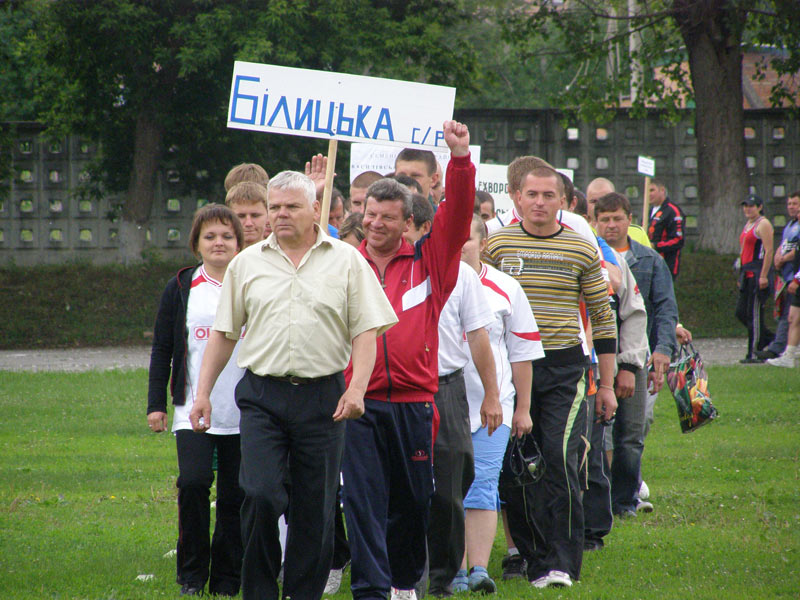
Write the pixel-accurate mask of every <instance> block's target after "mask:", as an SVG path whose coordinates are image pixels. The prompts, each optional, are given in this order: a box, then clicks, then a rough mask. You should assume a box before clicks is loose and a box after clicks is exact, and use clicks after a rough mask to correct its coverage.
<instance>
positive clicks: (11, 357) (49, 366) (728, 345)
mask: <svg viewBox="0 0 800 600" xmlns="http://www.w3.org/2000/svg"><path fill="white" fill-rule="evenodd" d="M746 344H747V340H746V339H743V338H706V339H701V340H697V341H696V342H695V344H694V346H695V348H696V349H697V350H698V351H699V352H700V354H701V355H702V357H703V359H704V361H705V363H706V364H707V365H734V364H739V359H740V358H742V357H744V355H745V346H746ZM149 364H150V347H149V346H125V347H113V346H110V347H107V348H74V349H69V350H0V371H89V370H92V369H99V370H107V369H146V368H147V367H148V365H149Z"/></svg>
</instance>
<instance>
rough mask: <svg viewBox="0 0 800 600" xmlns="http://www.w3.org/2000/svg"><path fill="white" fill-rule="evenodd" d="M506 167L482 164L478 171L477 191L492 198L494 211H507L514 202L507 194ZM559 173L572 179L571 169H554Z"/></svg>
mask: <svg viewBox="0 0 800 600" xmlns="http://www.w3.org/2000/svg"><path fill="white" fill-rule="evenodd" d="M507 171H508V165H494V164H489V163H482V164H481V165H480V168H479V169H478V183H477V189H478V190H482V191H484V192H487V193H489V194H491V195H492V198H494V207H495V210H501V211H508V210H511V209H512V208H513V207H514V202H513V201H512V200H511V196H510V195H509V193H508V174H507ZM556 171H558V172H559V173H562V174H564V175H566V176H567V177H569V178H570V180H571V179H572V176H573V174H574V172H573V170H572V169H556Z"/></svg>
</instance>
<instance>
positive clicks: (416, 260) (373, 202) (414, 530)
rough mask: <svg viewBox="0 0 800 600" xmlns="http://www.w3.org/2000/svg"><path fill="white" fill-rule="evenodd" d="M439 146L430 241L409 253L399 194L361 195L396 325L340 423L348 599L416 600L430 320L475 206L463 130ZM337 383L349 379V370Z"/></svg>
mask: <svg viewBox="0 0 800 600" xmlns="http://www.w3.org/2000/svg"><path fill="white" fill-rule="evenodd" d="M444 138H445V141H446V142H447V145H448V147H449V148H450V151H451V160H450V163H449V165H448V167H447V177H446V185H445V200H446V201H445V202H442V203H441V204H440V205H439V210H438V211H437V214H436V218H435V219H434V223H433V229H432V230H431V233H430V234H427V235H425V236H423V237H422V239H420V240H419V241H417V242H416V243H415V244H414V245H413V246H412V245H411V244H409V243H408V242H406V241H405V240H404V239H403V237H402V234H403V232H404V231H405V230H406V229H407V228H408V227H409V226H410V224H411V222H412V215H411V194H410V192H408V190H407V188H405V187H404V186H402V185H400V184H398V183H397V182H396V181H393V180H389V179H382V180H380V181H377V182H375V183H373V184H372V185H371V186H370V187H369V190H368V191H367V203H366V209H365V213H364V222H363V226H364V232H365V233H366V239H365V240H364V241H363V242H362V243H361V246H360V248H359V250H360V251H361V253H362V254H363V255H364V257H365V258H366V259H367V262H369V264H370V265H371V266H372V268H373V269H374V270H375V275H376V277H378V279H379V280H380V282H381V284H382V285H383V288H384V291H385V293H386V296H387V297H388V298H389V301H390V302H391V304H392V307H393V308H394V309H395V312H396V313H397V315H398V317H399V319H400V321H399V323H398V324H397V325H395V326H394V327H392V328H391V329H390V330H389V331H387V332H386V333H387V334H386V335H382V336H381V337H379V338H378V341H377V357H376V360H375V369H374V371H373V373H372V377H371V378H370V382H369V386H368V388H367V391H366V394H365V398H364V406H365V413H364V416H362V417H361V418H360V419H356V420H354V421H352V422H351V423H349V424H348V427H347V431H346V434H345V452H344V459H343V463H342V473H343V476H344V488H343V490H344V507H345V516H346V521H347V530H348V537H349V538H350V551H351V554H352V574H351V589H352V593H353V598H359V599H360V598H370V599H372V598H375V599H377V598H381V599H384V600H385V599H386V598H387V596H388V595H389V594H390V593H393V594H394V595H396V596H397V597H402V598H415V595H414V591H413V589H414V585H415V584H416V582H417V581H418V580H419V579H420V578H421V577H422V574H423V571H424V568H425V558H426V549H425V548H426V546H425V544H426V542H425V539H426V536H425V534H426V530H427V527H428V508H429V504H430V498H431V495H432V493H433V469H432V458H433V457H432V448H433V437H434V421H435V416H434V415H435V413H436V410H435V406H434V400H433V395H434V394H435V393H436V391H437V389H438V385H439V373H438V349H439V334H438V323H439V314H440V313H441V311H442V308H443V306H444V304H445V302H446V301H447V298H448V296H449V295H450V292H451V291H452V290H453V288H454V287H455V285H456V281H457V279H458V263H459V259H460V256H461V247H462V246H463V245H464V242H466V241H467V239H468V238H469V235H470V223H471V221H472V210H473V205H474V201H475V167H474V165H473V164H472V163H471V162H470V157H469V131H468V130H467V127H466V126H465V125H463V124H461V123H457V122H455V121H447V122H446V123H445V124H444ZM345 377H347V378H348V380H349V371H348V372H346V373H345ZM392 588H394V590H393V589H392Z"/></svg>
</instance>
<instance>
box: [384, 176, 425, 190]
mask: <svg viewBox="0 0 800 600" xmlns="http://www.w3.org/2000/svg"><path fill="white" fill-rule="evenodd" d="M391 177H392V179H394V180H395V181H396V182H398V183H402V184H403V185H404V186H406V187H407V188H411V189H412V190H414V191H415V192H416V193H418V194H421V193H422V186H421V185H420V184H419V181H417V180H416V179H414V178H413V177H409V176H408V175H404V174H403V173H398V174H395V175H392V176H391Z"/></svg>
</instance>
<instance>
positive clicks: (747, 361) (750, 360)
mask: <svg viewBox="0 0 800 600" xmlns="http://www.w3.org/2000/svg"><path fill="white" fill-rule="evenodd" d="M739 362H740V363H741V364H743V365H757V364H761V363H763V362H764V361H763V360H761V359H760V358H756V357H755V356H745V357H744V358H743V359H742V360H740V361H739Z"/></svg>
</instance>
